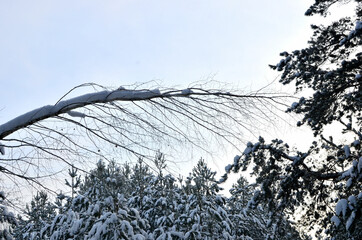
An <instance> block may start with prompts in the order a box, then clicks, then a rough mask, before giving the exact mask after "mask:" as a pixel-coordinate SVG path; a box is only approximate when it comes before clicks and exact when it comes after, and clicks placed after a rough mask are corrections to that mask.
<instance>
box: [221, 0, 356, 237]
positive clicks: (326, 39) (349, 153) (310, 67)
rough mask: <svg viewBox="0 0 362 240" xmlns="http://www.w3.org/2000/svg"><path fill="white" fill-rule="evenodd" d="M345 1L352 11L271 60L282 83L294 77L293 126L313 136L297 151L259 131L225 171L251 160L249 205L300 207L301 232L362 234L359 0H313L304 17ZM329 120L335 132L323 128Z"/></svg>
mask: <svg viewBox="0 0 362 240" xmlns="http://www.w3.org/2000/svg"><path fill="white" fill-rule="evenodd" d="M345 3H349V4H355V11H354V12H351V13H349V14H348V16H346V17H344V18H341V19H339V20H337V21H334V22H332V23H331V24H330V25H328V26H323V25H319V26H317V25H312V26H311V27H312V30H313V36H312V38H311V40H310V41H309V42H308V47H306V48H304V49H301V50H295V51H292V52H282V53H281V54H280V55H281V56H282V57H283V59H282V60H280V62H279V63H278V64H276V65H271V68H273V69H275V70H277V71H281V72H282V74H281V78H280V82H281V83H282V84H291V83H293V82H294V83H295V86H296V92H297V93H299V94H302V95H304V97H301V98H300V99H299V101H297V102H295V103H293V104H292V106H291V107H290V108H288V109H287V112H292V113H296V114H299V115H300V116H301V120H300V121H298V122H297V126H301V125H307V126H309V127H310V128H311V130H312V131H313V132H314V135H315V137H316V139H315V141H313V142H312V143H311V144H310V148H309V149H308V150H307V151H299V150H297V149H294V148H291V147H289V145H288V144H287V143H284V142H283V141H282V140H280V139H275V140H273V141H271V142H270V143H268V142H266V141H265V140H264V139H263V138H262V137H260V139H259V141H258V142H256V143H249V144H248V145H247V148H246V149H245V151H244V152H243V154H242V155H241V156H237V157H236V158H235V161H234V163H233V164H231V165H229V166H228V167H227V168H226V170H227V172H230V171H235V172H238V171H239V170H240V169H243V170H245V169H246V168H247V167H248V166H249V165H250V163H251V162H252V163H253V165H254V168H253V174H254V175H255V176H256V177H257V184H258V186H257V188H256V191H255V193H254V196H253V198H252V200H253V201H252V203H253V204H255V205H257V204H258V203H264V204H265V205H266V206H268V208H269V209H270V210H271V212H272V215H273V218H277V215H279V214H280V212H283V213H285V214H295V212H296V211H297V210H301V211H302V212H303V213H304V216H303V217H302V219H301V222H300V223H301V226H307V227H309V228H308V229H306V231H309V230H311V229H312V228H313V226H315V225H317V226H319V227H318V229H315V230H316V231H317V232H316V235H317V236H328V237H331V238H333V239H361V238H362V218H361V217H362V210H361V206H362V192H361V181H362V151H361V150H362V149H361V141H362V134H361V129H362V116H361V107H362V67H361V66H362V52H361V43H362V40H361V36H362V21H361V20H362V19H361V17H362V4H361V1H360V0H355V1H338V0H337V1H335V0H316V1H315V3H314V4H313V5H312V6H311V7H310V8H309V9H308V10H307V12H306V15H308V16H310V15H315V14H321V15H323V16H327V15H328V12H329V10H330V9H331V7H333V6H335V5H336V4H345ZM304 89H307V90H309V91H307V92H303V90H304ZM311 91H312V92H313V94H312V95H311V96H310V95H309V94H310V92H311ZM327 126H332V127H333V129H334V130H335V131H334V132H332V133H331V132H327V130H326V127H327ZM339 129H340V130H339ZM337 131H338V132H337ZM326 134H330V135H331V136H329V137H326ZM226 177H227V174H226V175H225V176H224V178H223V180H225V179H226Z"/></svg>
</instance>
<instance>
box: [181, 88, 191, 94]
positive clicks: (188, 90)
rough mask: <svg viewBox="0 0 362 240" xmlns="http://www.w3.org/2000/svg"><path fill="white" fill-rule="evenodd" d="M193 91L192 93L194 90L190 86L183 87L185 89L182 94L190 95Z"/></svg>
mask: <svg viewBox="0 0 362 240" xmlns="http://www.w3.org/2000/svg"><path fill="white" fill-rule="evenodd" d="M191 93H192V90H191V89H189V88H186V89H183V90H182V91H181V94H182V95H190V94H191Z"/></svg>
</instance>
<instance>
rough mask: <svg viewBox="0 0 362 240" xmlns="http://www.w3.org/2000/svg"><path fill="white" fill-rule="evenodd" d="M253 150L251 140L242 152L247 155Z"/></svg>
mask: <svg viewBox="0 0 362 240" xmlns="http://www.w3.org/2000/svg"><path fill="white" fill-rule="evenodd" d="M252 151H253V144H252V143H251V142H248V144H247V148H245V150H244V154H245V155H248V154H250V153H251V152H252Z"/></svg>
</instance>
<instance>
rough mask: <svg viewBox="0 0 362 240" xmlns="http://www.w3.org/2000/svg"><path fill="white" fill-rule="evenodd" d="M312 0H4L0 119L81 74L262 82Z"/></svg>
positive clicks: (304, 26) (175, 81)
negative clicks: (212, 78)
mask: <svg viewBox="0 0 362 240" xmlns="http://www.w3.org/2000/svg"><path fill="white" fill-rule="evenodd" d="M310 2H311V1H305V0H294V1H290V0H278V1H270V0H259V1H254V0H226V1H220V0H181V1H180V0H172V1H170V0H164V1H162V0H154V1H145V0H144V1H140V0H113V1H111V0H104V1H89V0H87V1H86V0H84V1H82V0H80V1H47V0H44V1H17V0H12V1H1V2H0V36H1V37H0V83H1V94H0V123H3V122H6V121H8V120H10V119H11V118H13V117H16V116H18V115H19V114H22V113H24V112H27V111H30V110H32V109H34V108H37V107H40V106H42V105H46V104H51V103H55V102H56V101H57V100H58V99H59V98H60V97H61V96H62V95H63V94H64V93H65V92H67V91H68V90H69V89H71V88H72V87H74V86H75V85H78V84H81V83H85V82H96V83H99V84H103V85H107V86H120V85H126V84H132V83H135V82H147V81H150V80H160V81H162V84H163V85H166V86H176V85H179V86H187V85H188V84H190V83H192V82H195V81H198V80H204V79H206V78H208V77H210V76H214V75H215V74H216V75H215V77H214V78H215V79H217V80H219V81H223V82H228V83H232V84H234V85H236V86H239V87H241V88H247V89H250V88H258V87H260V86H263V85H266V84H267V83H268V82H270V81H272V80H273V79H274V76H275V73H274V72H272V71H271V70H269V68H268V66H267V64H271V63H273V64H274V63H276V62H277V61H278V60H279V56H278V54H279V53H280V52H282V51H284V50H293V49H296V48H297V46H299V45H300V44H305V42H306V40H307V39H308V38H309V36H310V34H309V33H310V31H309V29H308V26H309V22H310V19H308V18H307V17H304V12H305V10H306V9H307V7H308V6H309V4H310Z"/></svg>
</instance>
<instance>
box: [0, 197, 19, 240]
mask: <svg viewBox="0 0 362 240" xmlns="http://www.w3.org/2000/svg"><path fill="white" fill-rule="evenodd" d="M5 199H6V196H5V193H4V192H3V191H0V239H4V240H13V239H14V238H13V236H14V234H13V231H14V228H16V227H17V225H18V222H17V221H16V218H15V216H14V214H13V213H12V212H11V211H9V210H8V207H7V204H5Z"/></svg>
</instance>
